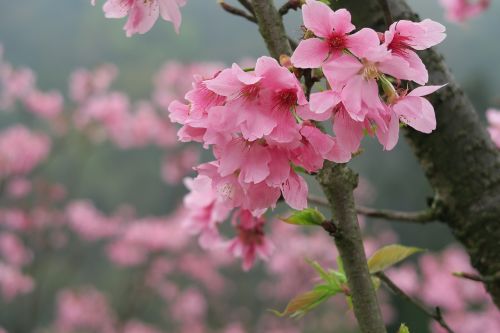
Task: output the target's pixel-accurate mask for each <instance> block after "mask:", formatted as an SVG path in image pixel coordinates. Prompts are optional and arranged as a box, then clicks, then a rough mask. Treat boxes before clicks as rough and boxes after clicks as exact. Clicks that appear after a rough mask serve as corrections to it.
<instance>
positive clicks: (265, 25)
mask: <svg viewBox="0 0 500 333" xmlns="http://www.w3.org/2000/svg"><path fill="white" fill-rule="evenodd" d="M253 7H254V12H255V16H256V17H257V22H258V24H259V31H260V34H261V35H262V38H264V41H265V42H266V46H267V49H268V50H269V53H270V54H271V56H272V57H273V58H275V59H279V57H280V55H282V54H285V55H291V54H292V48H291V47H290V43H289V42H288V38H287V36H286V33H285V27H284V26H283V20H282V19H281V15H280V14H279V13H278V10H277V9H276V7H275V6H274V3H273V0H254V1H253Z"/></svg>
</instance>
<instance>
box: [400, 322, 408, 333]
mask: <svg viewBox="0 0 500 333" xmlns="http://www.w3.org/2000/svg"><path fill="white" fill-rule="evenodd" d="M398 333H410V329H409V328H408V326H406V325H405V324H401V326H399V331H398Z"/></svg>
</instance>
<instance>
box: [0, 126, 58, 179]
mask: <svg viewBox="0 0 500 333" xmlns="http://www.w3.org/2000/svg"><path fill="white" fill-rule="evenodd" d="M50 145H51V142H50V140H49V138H48V137H47V136H46V135H43V134H37V133H34V132H31V131H30V130H29V129H27V128H26V127H24V126H22V125H14V126H11V127H9V128H7V129H5V130H3V131H2V132H0V177H6V176H13V175H22V174H26V173H28V172H30V171H32V170H33V169H34V168H35V167H36V166H37V165H38V164H39V163H40V162H41V161H43V160H44V159H45V158H46V157H47V156H48V154H49V151H50Z"/></svg>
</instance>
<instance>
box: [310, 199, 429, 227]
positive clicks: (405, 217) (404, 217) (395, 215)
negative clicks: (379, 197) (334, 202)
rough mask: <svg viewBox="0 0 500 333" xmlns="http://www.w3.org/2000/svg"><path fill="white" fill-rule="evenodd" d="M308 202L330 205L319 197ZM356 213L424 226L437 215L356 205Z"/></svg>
mask: <svg viewBox="0 0 500 333" xmlns="http://www.w3.org/2000/svg"><path fill="white" fill-rule="evenodd" d="M308 201H309V202H310V203H313V204H317V205H320V206H323V207H330V203H329V202H328V201H327V200H325V199H323V198H321V197H316V196H309V197H308ZM356 212H357V213H358V214H359V215H364V216H368V217H374V218H380V219H384V220H390V221H402V222H413V223H421V224H425V223H430V222H433V221H436V220H437V214H436V212H435V211H434V210H433V209H427V210H423V211H420V212H400V211H394V210H386V209H375V208H370V207H364V206H359V205H358V206H356Z"/></svg>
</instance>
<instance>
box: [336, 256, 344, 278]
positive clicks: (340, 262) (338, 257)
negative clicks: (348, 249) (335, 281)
mask: <svg viewBox="0 0 500 333" xmlns="http://www.w3.org/2000/svg"><path fill="white" fill-rule="evenodd" d="M336 261H337V266H338V268H339V272H340V273H342V274H344V275H345V271H344V262H343V261H342V258H341V257H340V256H337V259H336Z"/></svg>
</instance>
